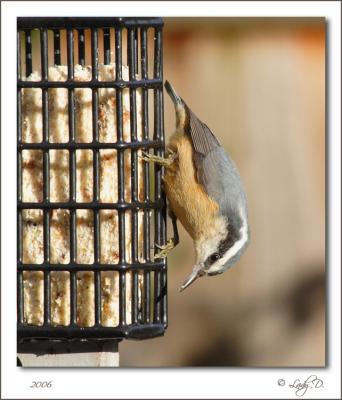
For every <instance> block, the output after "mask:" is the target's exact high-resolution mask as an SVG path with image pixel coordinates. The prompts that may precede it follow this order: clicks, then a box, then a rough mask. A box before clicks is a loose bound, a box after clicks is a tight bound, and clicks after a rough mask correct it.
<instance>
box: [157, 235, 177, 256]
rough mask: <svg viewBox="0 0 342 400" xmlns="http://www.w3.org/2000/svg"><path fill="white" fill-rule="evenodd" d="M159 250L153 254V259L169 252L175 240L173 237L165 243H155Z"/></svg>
mask: <svg viewBox="0 0 342 400" xmlns="http://www.w3.org/2000/svg"><path fill="white" fill-rule="evenodd" d="M155 247H157V248H158V249H159V250H160V251H159V252H158V253H157V254H155V255H154V257H153V259H154V260H156V259H159V258H165V257H167V255H168V254H169V253H170V251H171V250H172V249H173V248H174V247H175V242H174V240H173V239H169V240H168V241H167V243H166V244H165V245H162V246H161V245H159V244H155Z"/></svg>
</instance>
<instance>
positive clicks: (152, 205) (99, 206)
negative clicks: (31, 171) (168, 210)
mask: <svg viewBox="0 0 342 400" xmlns="http://www.w3.org/2000/svg"><path fill="white" fill-rule="evenodd" d="M71 168H72V167H71ZM71 168H70V169H71ZM51 204H53V208H68V209H70V210H78V209H88V210H92V209H94V210H106V209H108V210H130V209H145V210H146V209H147V210H149V209H156V208H160V207H161V206H163V204H164V201H163V200H162V199H159V200H157V201H154V202H151V201H150V202H148V203H142V202H139V201H137V202H134V203H127V202H122V203H121V202H120V203H119V202H118V203H97V202H88V203H76V202H65V203H62V202H56V203H47V202H42V203H23V202H18V208H19V209H29V208H32V209H43V210H44V209H49V208H51Z"/></svg>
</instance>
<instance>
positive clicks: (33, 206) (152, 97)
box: [17, 17, 167, 341]
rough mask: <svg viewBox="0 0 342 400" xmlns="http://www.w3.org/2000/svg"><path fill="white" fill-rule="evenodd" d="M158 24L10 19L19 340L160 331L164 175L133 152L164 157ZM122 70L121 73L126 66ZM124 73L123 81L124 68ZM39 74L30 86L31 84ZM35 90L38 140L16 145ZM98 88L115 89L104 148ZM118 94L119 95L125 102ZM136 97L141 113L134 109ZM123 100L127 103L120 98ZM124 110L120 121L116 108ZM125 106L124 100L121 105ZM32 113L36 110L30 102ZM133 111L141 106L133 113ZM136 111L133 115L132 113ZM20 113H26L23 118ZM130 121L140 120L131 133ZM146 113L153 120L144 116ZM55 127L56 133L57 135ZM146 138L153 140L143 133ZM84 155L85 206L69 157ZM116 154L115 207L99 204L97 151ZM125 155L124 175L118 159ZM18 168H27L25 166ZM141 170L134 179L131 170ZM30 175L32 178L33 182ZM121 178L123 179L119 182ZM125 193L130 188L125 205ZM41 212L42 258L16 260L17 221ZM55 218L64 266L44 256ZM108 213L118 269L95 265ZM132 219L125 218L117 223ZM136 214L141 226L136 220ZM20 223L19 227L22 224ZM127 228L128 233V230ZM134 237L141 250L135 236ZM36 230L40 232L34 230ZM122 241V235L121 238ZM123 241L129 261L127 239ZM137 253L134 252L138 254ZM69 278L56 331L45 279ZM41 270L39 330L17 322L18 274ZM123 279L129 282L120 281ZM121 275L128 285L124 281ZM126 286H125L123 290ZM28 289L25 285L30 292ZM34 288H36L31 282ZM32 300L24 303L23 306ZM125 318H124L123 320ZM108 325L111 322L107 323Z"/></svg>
mask: <svg viewBox="0 0 342 400" xmlns="http://www.w3.org/2000/svg"><path fill="white" fill-rule="evenodd" d="M162 28H163V20H162V19H161V18H109V17H103V18H90V17H89V18H78V17H75V18H74V17H72V18H71V17H70V18H69V17H68V18H50V17H48V18H40V17H39V18H18V20H17V58H18V64H17V88H18V94H17V116H18V119H17V130H18V145H17V155H18V156H17V161H18V167H17V172H18V175H17V195H18V199H17V205H18V213H17V216H18V221H17V223H18V225H17V313H18V331H17V333H18V340H19V341H21V340H24V339H29V338H35V339H37V338H42V339H50V338H55V339H56V338H58V339H80V338H83V339H108V338H118V339H121V338H129V339H145V338H151V337H155V336H160V335H163V333H164V331H165V329H166V326H167V294H166V292H167V291H166V285H167V282H166V279H167V275H166V272H167V262H166V259H161V260H154V259H153V256H152V255H151V253H152V248H153V246H152V245H153V243H158V244H165V241H166V205H165V197H164V193H163V191H162V172H163V171H162V168H161V167H158V166H155V167H153V166H150V165H148V164H147V163H144V162H142V163H141V164H140V165H139V162H140V161H139V160H140V158H139V152H141V151H142V150H143V151H145V152H149V151H153V152H154V154H156V155H163V154H164V122H163V61H162ZM125 63H127V66H126V65H125ZM110 64H111V65H113V66H114V67H113V68H114V72H115V77H110V78H107V79H104V78H103V77H102V78H101V77H100V76H99V71H100V67H101V65H102V66H103V65H110ZM62 65H64V68H66V78H65V80H58V81H56V80H52V79H50V76H49V70H50V68H51V66H52V67H54V66H62ZM76 65H80V66H82V67H84V68H86V67H88V71H90V72H89V73H90V78H89V80H88V81H84V80H79V79H76V78H77V77H76V75H75V67H76ZM124 68H126V69H127V68H128V69H127V70H128V76H126V77H125V76H124V74H123V69H124ZM36 69H38V70H39V72H40V75H39V78H38V79H30V76H32V74H34V73H35V70H36ZM27 89H38V90H39V92H40V93H41V106H40V107H38V108H39V110H40V112H41V138H40V139H38V140H26V139H25V138H24V137H23V124H24V123H27V121H25V120H23V112H24V111H23V107H26V108H28V109H29V110H28V111H30V110H31V111H32V112H33V111H34V107H33V106H32V105H31V106H30V107H31V108H30V107H28V106H27V104H24V100H23V92H24V91H25V90H27ZM54 89H58V90H60V89H64V90H65V92H66V93H67V95H66V98H67V106H66V118H67V120H68V127H67V135H68V138H67V140H66V141H57V140H51V129H52V127H51V124H50V119H51V115H50V108H49V102H51V97H50V95H51V93H50V91H52V90H54ZM80 89H87V90H89V91H91V97H90V108H91V116H92V117H91V121H90V125H91V127H90V129H91V136H92V137H91V140H89V141H88V142H84V141H78V138H77V127H78V123H79V120H78V116H77V113H76V106H77V104H76V103H77V98H76V97H77V96H76V93H77V90H80ZM102 89H113V90H114V91H115V94H114V99H115V107H114V108H113V111H112V112H113V113H114V114H115V119H116V140H115V141H102V140H101V138H100V136H99V129H100V123H99V119H100V113H101V109H100V108H101V107H100V94H99V92H100V91H101V90H102ZM125 93H126V95H125ZM138 95H139V99H140V100H139V105H137V100H138ZM125 96H126V97H125ZM125 99H126V100H127V102H128V106H126V107H128V113H127V110H125V107H124V103H125V101H126V100H125ZM128 99H129V100H128ZM34 106H37V105H36V104H35V105H34ZM138 107H139V108H138ZM137 110H138V111H137ZM26 112H27V110H26ZM138 113H140V115H141V121H140V122H139V126H140V127H141V136H139V135H138V129H140V128H138V123H137V120H138V115H137V114H138ZM151 114H152V117H151ZM127 115H128V120H129V136H130V137H129V139H127V138H125V136H124V124H125V123H126V122H127V121H126V122H125V118H127ZM57 129H58V128H57ZM150 132H151V134H150ZM85 150H86V151H90V152H91V154H92V166H91V168H92V174H91V175H92V185H91V186H92V188H91V191H92V195H91V198H90V199H89V200H88V201H84V200H83V201H82V200H79V199H78V197H77V187H78V179H79V176H78V172H77V163H78V160H77V152H78V151H85ZM109 150H115V152H116V159H115V166H114V165H112V167H113V168H114V167H115V168H116V169H117V177H116V182H115V183H114V184H115V185H116V186H117V201H113V202H109V201H103V200H102V199H101V194H100V190H101V189H100V179H101V178H100V171H101V152H102V151H109ZM25 151H26V152H30V151H31V152H32V151H36V152H37V153H39V154H40V155H41V167H40V169H39V171H38V175H39V174H41V176H42V185H41V188H40V189H41V197H40V198H38V200H35V201H32V200H30V199H29V200H27V199H26V198H25V196H24V192H25V190H26V189H27V187H26V186H25V182H24V178H23V171H24V162H25V160H24V161H23V154H26V153H24V152H25ZM53 151H66V152H67V158H68V167H67V174H68V189H67V191H68V198H67V199H65V201H55V200H54V201H53V200H52V199H51V198H50V184H51V179H52V178H51V168H52V167H51V165H52V164H51V154H52V152H53ZM127 153H129V156H130V158H129V169H128V170H127V165H126V161H125V160H126V158H125V155H126V154H127ZM25 168H26V167H25ZM139 168H140V169H141V171H140V172H141V173H140V172H139ZM36 175H37V174H36ZM127 176H129V181H128V183H127ZM127 185H129V186H130V191H129V197H130V198H127V193H126V189H127ZM32 210H39V211H40V212H41V215H42V219H41V233H42V240H41V248H42V249H41V251H42V259H41V260H38V261H37V262H32V261H29V262H28V261H27V260H25V257H24V256H23V254H24V253H25V251H26V250H25V246H26V245H27V244H25V243H24V240H23V235H24V233H23V230H24V228H25V227H24V221H23V218H24V217H23V215H24V213H25V212H27V211H32ZM56 210H58V211H59V210H64V211H66V212H67V216H68V224H69V225H68V226H69V234H68V238H67V241H68V247H69V256H68V260H67V262H63V263H59V262H56V261H54V260H53V259H52V256H51V251H52V247H53V246H54V241H55V240H56V238H54V237H52V234H51V229H52V228H51V224H52V222H51V221H52V216H53V213H54V212H56ZM79 210H88V211H90V212H91V213H92V214H91V215H92V221H91V232H92V235H93V238H92V241H90V242H89V246H92V248H93V260H92V261H91V262H88V263H85V262H80V261H79V260H78V257H77V252H78V249H77V246H78V239H77V235H78V232H77V231H78V225H77V218H78V217H77V213H78V211H79ZM105 210H115V212H116V213H117V214H116V215H117V221H118V224H117V225H118V228H117V238H116V240H117V242H118V254H117V262H115V263H108V262H103V261H102V258H101V251H102V250H101V249H102V247H101V243H102V240H111V238H109V237H108V238H101V235H102V234H103V233H102V231H101V212H103V211H105ZM127 213H129V214H130V216H131V217H130V219H129V220H127V219H126V217H125V216H127ZM140 215H141V219H140ZM26 222H27V221H26ZM127 224H129V225H130V227H129V229H128V227H127ZM140 228H141V229H142V236H143V242H142V243H141V238H140V236H139V235H140V234H139V229H140ZM34 229H38V228H37V227H36V226H35V228H34ZM127 235H129V236H130V237H129V238H127ZM128 239H129V241H130V247H129V253H130V254H127V252H128V250H127V245H126V243H127V240H128ZM140 253H141V254H140ZM57 271H58V273H60V272H64V273H67V274H68V288H69V289H68V301H67V302H66V303H65V304H66V307H67V308H68V310H67V311H66V312H67V314H68V321H67V323H64V324H60V323H58V322H57V323H56V321H54V320H53V316H52V306H53V304H52V297H51V296H52V289H51V285H52V283H53V282H52V281H53V279H52V277H53V274H54V273H56V272H57ZM34 272H39V273H40V274H41V276H42V279H41V282H40V284H41V295H42V296H41V298H36V299H35V301H36V302H39V301H41V305H42V306H41V308H42V317H41V321H40V322H39V323H32V321H30V320H29V319H28V318H27V317H26V315H25V310H26V308H25V306H26V304H25V302H26V301H29V300H28V298H27V294H26V292H25V290H26V286H25V284H26V283H25V282H26V281H25V276H26V275H25V274H29V273H34ZM84 272H87V273H91V274H92V277H93V281H92V285H93V286H92V287H93V295H92V297H91V302H93V309H94V320H93V322H92V323H91V324H87V326H83V325H82V324H81V323H80V322H79V320H78V307H80V303H81V302H82V301H83V300H82V299H79V298H78V290H79V286H78V276H79V275H78V274H80V273H84ZM108 272H115V273H116V274H117V278H118V279H117V288H118V291H117V302H118V309H117V314H118V315H117V319H118V323H117V324H116V325H115V326H108V324H107V325H106V326H105V325H104V324H103V320H102V317H103V315H102V314H103V312H104V311H103V301H104V300H103V296H104V294H103V285H102V276H103V275H105V274H106V273H108ZM127 273H130V275H127ZM128 276H129V282H128V281H127V279H128ZM128 283H129V284H128ZM31 286H32V285H31ZM33 286H34V284H33ZM31 300H32V299H31ZM128 314H129V318H128ZM109 325H110V324H109Z"/></svg>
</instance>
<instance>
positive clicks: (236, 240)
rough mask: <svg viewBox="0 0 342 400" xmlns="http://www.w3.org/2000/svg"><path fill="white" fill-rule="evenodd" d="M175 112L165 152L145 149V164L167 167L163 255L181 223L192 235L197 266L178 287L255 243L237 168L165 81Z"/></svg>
mask: <svg viewBox="0 0 342 400" xmlns="http://www.w3.org/2000/svg"><path fill="white" fill-rule="evenodd" d="M165 89H166V91H167V93H168V95H169V96H170V98H171V100H172V102H173V105H174V108H175V114H176V129H175V131H174V133H173V134H172V135H171V137H170V140H169V143H168V146H167V152H166V156H164V157H161V156H157V155H154V154H149V153H143V154H142V156H141V158H143V160H144V161H145V162H150V163H157V164H159V165H162V166H163V167H164V171H165V172H164V176H163V182H164V190H165V193H166V197H167V200H168V204H169V215H170V217H171V220H172V225H173V231H174V237H173V238H172V239H170V240H168V241H167V243H166V245H163V246H161V245H158V244H156V247H157V248H159V250H160V251H159V252H158V253H157V254H156V255H155V256H154V258H156V259H158V258H164V257H166V256H167V254H168V253H169V252H170V251H171V250H172V249H173V248H174V247H175V246H176V245H177V244H178V243H179V235H178V229H177V221H180V222H181V224H182V225H183V226H184V228H185V230H186V231H187V232H188V233H189V235H190V236H191V238H192V240H193V243H194V249H195V265H194V267H193V269H192V272H191V274H190V275H189V276H188V278H187V279H186V280H185V281H184V283H183V284H182V285H181V286H180V288H179V291H183V290H184V289H186V288H187V287H189V286H190V285H191V284H192V283H193V282H194V281H196V280H197V279H198V278H199V277H203V276H209V277H210V276H214V275H218V274H222V273H223V272H224V271H226V270H227V269H228V268H229V267H231V266H232V265H233V264H235V263H236V262H237V261H238V260H239V259H240V257H241V256H242V254H243V253H244V252H245V250H246V248H247V246H248V244H249V241H250V227H249V222H248V209H247V196H246V191H245V189H244V186H243V183H242V180H241V177H240V174H239V172H238V169H237V167H236V165H235V163H234V161H233V160H232V159H231V157H230V156H229V155H228V153H227V152H226V151H225V149H224V148H223V147H222V145H221V143H220V142H219V140H218V139H217V137H216V136H215V135H214V133H213V132H212V131H211V130H210V129H209V127H208V126H207V125H206V124H205V123H203V122H202V121H201V120H200V119H199V118H198V117H197V116H196V115H195V113H194V112H193V111H192V110H191V109H190V108H189V107H188V105H187V104H186V103H185V101H184V100H183V99H182V98H181V97H180V96H179V95H178V94H177V93H176V91H175V89H174V88H173V87H172V85H171V84H170V83H169V82H168V81H165Z"/></svg>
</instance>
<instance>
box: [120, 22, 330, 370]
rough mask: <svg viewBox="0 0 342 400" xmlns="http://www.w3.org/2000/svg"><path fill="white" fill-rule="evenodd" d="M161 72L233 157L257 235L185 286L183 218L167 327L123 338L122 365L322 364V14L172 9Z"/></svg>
mask: <svg viewBox="0 0 342 400" xmlns="http://www.w3.org/2000/svg"><path fill="white" fill-rule="evenodd" d="M164 78H165V79H168V80H169V81H170V82H171V83H172V84H173V85H174V87H175V88H176V90H177V91H178V93H179V94H180V95H181V96H182V97H183V98H184V100H185V101H186V102H187V103H188V105H189V106H190V107H191V108H192V110H193V111H194V112H195V113H196V114H197V115H198V116H199V117H200V118H201V119H202V120H203V121H204V122H206V123H207V124H208V126H209V127H210V128H211V129H212V130H213V132H214V133H215V134H216V135H217V136H218V138H219V140H220V141H221V143H222V144H223V145H224V147H225V148H226V149H227V150H228V152H229V153H230V155H231V157H232V158H233V159H234V160H235V162H236V164H237V166H238V168H239V170H240V174H241V176H242V180H243V182H244V184H245V187H246V190H247V195H248V200H249V216H250V225H251V243H250V246H249V249H248V250H247V252H246V253H245V255H244V256H243V257H242V259H241V260H240V261H239V262H238V264H237V265H235V266H234V267H233V268H232V269H230V270H229V271H227V272H226V273H225V274H223V275H219V276H216V277H211V278H203V279H199V280H198V281H197V282H196V283H195V284H194V285H192V286H191V287H190V288H189V289H187V290H186V291H184V292H182V293H178V287H179V286H180V284H181V283H182V282H183V280H184V279H185V278H186V277H187V276H188V274H189V273H190V271H191V270H192V266H193V262H194V252H193V248H192V242H191V239H190V238H189V236H188V234H187V233H186V232H185V231H184V229H182V227H180V237H181V244H180V245H179V246H178V247H177V248H176V249H175V250H174V251H173V252H171V254H170V256H169V258H168V265H169V273H168V294H169V296H168V302H169V303H168V304H169V327H168V329H167V331H166V334H165V336H164V337H161V338H157V339H153V340H147V341H145V342H133V341H123V342H121V343H120V346H119V347H120V364H121V366H123V367H125V366H126V367H128V366H151V367H160V366H164V367H177V366H183V367H184V366H266V367H274V366H279V367H280V366H298V367H300V366H324V365H325V361H326V359H325V195H324V191H325V189H324V188H325V147H324V146H325V20H324V19H323V18H307V19H303V18H265V19H264V18H242V19H241V18H165V27H164ZM164 102H165V131H166V137H167V138H168V137H170V135H171V134H172V132H173V130H174V126H175V116H174V111H173V107H172V103H171V101H170V99H169V98H168V96H167V94H165V100H164ZM169 225H171V224H170V223H169ZM171 236H172V230H171V229H170V231H169V237H171Z"/></svg>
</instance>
